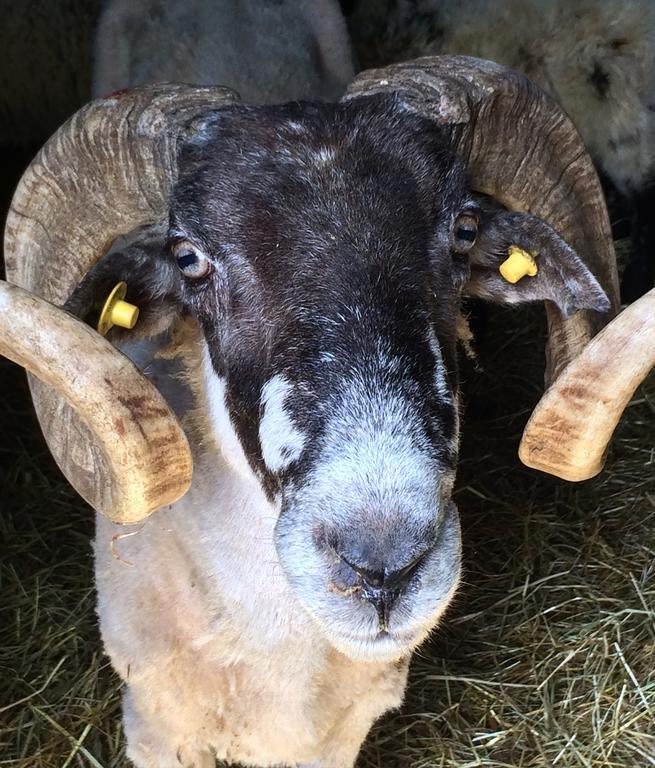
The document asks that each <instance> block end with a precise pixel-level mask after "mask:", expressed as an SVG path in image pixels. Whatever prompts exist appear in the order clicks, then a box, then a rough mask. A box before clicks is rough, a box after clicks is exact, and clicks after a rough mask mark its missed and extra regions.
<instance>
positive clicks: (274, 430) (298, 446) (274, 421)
mask: <svg viewBox="0 0 655 768" xmlns="http://www.w3.org/2000/svg"><path fill="white" fill-rule="evenodd" d="M292 389H293V388H292V386H291V384H290V383H289V382H288V381H287V380H286V379H285V378H284V376H282V375H280V374H278V375H277V376H273V378H272V379H269V380H268V381H267V382H266V384H264V386H263V387H262V397H261V403H262V418H261V421H260V422H259V442H260V445H261V449H262V456H263V458H264V463H265V464H266V466H267V467H268V469H269V470H270V471H271V472H280V471H281V470H283V469H286V467H288V466H289V464H291V463H292V462H294V461H297V460H298V459H299V458H300V454H301V453H302V452H303V449H304V447H305V435H303V433H302V432H301V431H300V430H299V429H298V428H297V427H296V426H295V424H294V423H293V421H292V420H291V417H290V416H289V413H288V412H287V411H286V410H285V408H284V403H285V400H286V398H287V396H288V395H289V393H290V392H291V391H292Z"/></svg>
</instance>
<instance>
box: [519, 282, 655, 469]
mask: <svg viewBox="0 0 655 768" xmlns="http://www.w3.org/2000/svg"><path fill="white" fill-rule="evenodd" d="M654 366H655V288H654V289H653V290H651V291H649V292H648V293H647V294H645V295H644V296H642V297H641V298H640V299H638V300H637V301H636V302H635V303H634V304H630V306H629V307H627V309H624V310H623V312H621V314H620V315H618V317H615V318H614V320H612V322H611V323H610V324H609V325H607V326H606V327H605V328H603V330H602V331H601V332H600V333H599V334H598V335H597V336H595V337H594V338H593V339H592V340H591V341H590V342H589V344H588V345H587V346H586V347H585V348H584V350H583V351H582V352H581V353H580V355H579V356H578V357H577V358H576V359H575V360H573V361H572V362H571V363H569V365H568V367H567V368H566V370H564V371H563V372H562V374H561V376H560V377H559V378H558V379H557V381H556V382H555V383H554V384H553V386H552V387H550V389H549V390H548V391H547V392H546V394H545V395H544V396H543V397H542V399H541V401H540V403H539V405H538V407H537V408H535V410H534V412H533V413H532V416H531V417H530V421H529V422H528V424H527V426H526V428H525V431H524V433H523V440H522V442H521V449H520V454H519V455H520V457H521V461H522V462H523V463H524V464H527V466H529V467H533V468H534V469H541V470H543V471H546V472H550V473H551V474H554V475H557V476H558V477H562V478H564V479H565V480H587V479H588V478H590V477H593V476H594V475H597V474H598V473H599V472H600V471H601V469H602V468H603V462H604V460H605V453H606V450H607V445H608V443H609V441H610V438H611V437H612V434H613V433H614V430H615V429H616V425H617V424H618V422H619V419H620V418H621V414H622V413H623V410H624V409H625V407H626V406H627V405H628V403H629V402H630V398H631V397H632V395H633V394H634V392H635V390H636V388H637V387H638V386H639V384H641V382H642V381H643V380H644V379H645V378H646V376H647V375H648V373H649V372H650V370H651V369H652V368H653V367H654Z"/></svg>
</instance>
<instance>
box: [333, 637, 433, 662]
mask: <svg viewBox="0 0 655 768" xmlns="http://www.w3.org/2000/svg"><path fill="white" fill-rule="evenodd" d="M327 639H328V641H329V642H330V644H331V645H332V646H333V647H334V648H336V649H337V651H339V653H343V655H344V656H348V658H349V659H352V660H353V661H371V662H373V661H396V660H398V659H401V658H403V657H405V656H408V655H409V654H410V653H411V652H412V651H413V650H414V649H415V648H416V646H417V645H419V643H420V642H421V641H422V640H423V639H424V636H422V635H412V636H407V635H405V636H404V637H402V639H401V638H399V637H395V636H394V635H393V633H391V634H386V633H384V634H380V635H377V636H375V637H367V638H366V637H362V638H358V637H354V636H353V637H348V636H346V635H333V634H330V635H329V637H328V638H327Z"/></svg>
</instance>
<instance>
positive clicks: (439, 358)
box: [428, 327, 452, 400]
mask: <svg viewBox="0 0 655 768" xmlns="http://www.w3.org/2000/svg"><path fill="white" fill-rule="evenodd" d="M428 344H429V345H430V351H431V352H432V354H433V356H434V384H435V387H436V388H437V392H438V393H439V394H440V395H441V397H443V398H444V399H445V400H452V393H451V391H450V387H449V386H448V380H447V379H446V366H445V364H444V361H443V355H442V354H441V346H440V345H439V340H438V339H437V334H436V333H435V332H434V328H432V327H431V328H430V330H429V331H428Z"/></svg>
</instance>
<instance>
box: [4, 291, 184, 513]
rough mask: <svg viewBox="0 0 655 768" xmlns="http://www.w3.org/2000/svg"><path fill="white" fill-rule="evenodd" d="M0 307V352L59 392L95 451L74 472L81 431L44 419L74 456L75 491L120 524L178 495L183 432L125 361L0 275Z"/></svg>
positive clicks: (87, 330)
mask: <svg viewBox="0 0 655 768" xmlns="http://www.w3.org/2000/svg"><path fill="white" fill-rule="evenodd" d="M0 310H1V311H2V313H3V315H4V316H5V317H8V318H9V319H10V322H8V323H6V324H3V326H2V328H1V329H0V354H2V355H4V356H5V357H8V358H10V359H11V360H13V361H14V362H15V363H18V364H19V365H22V366H23V367H24V368H27V370H29V371H30V372H31V373H33V374H34V375H35V376H36V377H38V380H39V381H40V382H41V385H42V386H43V385H47V386H48V387H51V388H52V390H54V391H55V392H57V393H58V396H61V397H63V398H64V399H65V400H66V402H67V403H68V405H69V406H70V407H71V408H73V409H74V412H75V418H76V419H81V420H82V421H83V423H84V425H86V428H87V430H88V431H89V432H90V435H89V436H88V437H89V439H90V440H91V441H92V442H93V444H94V445H95V447H96V448H98V449H99V450H100V458H99V461H100V465H98V464H94V465H93V466H92V467H91V471H90V472H82V468H81V466H80V462H79V457H81V456H83V455H84V453H85V451H87V450H89V447H88V444H87V443H88V440H87V439H86V437H85V436H84V433H82V432H81V431H75V432H74V433H72V432H71V431H70V430H69V429H68V428H67V429H64V430H63V432H62V430H61V425H57V424H55V423H53V422H50V423H51V425H52V429H53V431H54V434H53V433H52V432H51V434H50V440H51V441H53V440H56V441H57V445H58V447H59V446H61V450H63V451H64V453H65V455H66V456H69V455H70V456H71V457H72V458H74V459H76V460H77V463H76V470H77V474H76V476H75V478H76V481H77V482H78V490H79V492H80V493H81V495H82V496H83V497H84V498H86V500H87V501H89V502H90V503H91V504H93V505H96V503H98V507H99V508H100V506H103V507H104V508H105V510H104V511H106V512H107V513H108V514H110V515H111V516H112V517H113V518H114V519H117V520H119V521H120V522H123V523H132V522H136V521H138V520H141V519H142V518H143V517H144V510H151V509H156V508H157V507H160V506H162V504H165V503H169V502H172V501H175V500H176V499H177V498H179V496H180V495H181V493H184V491H186V489H187V488H188V486H189V482H190V480H191V471H192V462H191V454H190V452H189V448H188V446H187V444H186V438H185V437H184V433H183V432H182V430H181V429H180V427H179V425H178V423H177V421H176V419H175V417H174V415H173V413H172V412H171V410H170V409H169V407H168V406H167V404H166V401H165V400H164V398H163V397H162V396H161V395H160V394H159V392H157V390H156V389H154V387H153V386H152V384H150V382H149V381H148V380H147V379H146V378H145V377H144V376H142V375H141V373H139V371H138V370H137V368H136V367H135V366H134V365H133V364H132V363H131V362H130V360H128V358H127V357H125V355H122V354H120V353H118V354H117V353H116V350H115V348H114V347H112V345H111V344H110V343H109V342H108V341H106V340H105V339H104V338H103V337H102V336H100V334H98V333H96V332H95V331H94V330H92V329H91V328H89V326H88V325H85V324H84V323H83V322H81V321H80V320H78V319H77V318H76V317H73V316H72V315H69V314H68V313H67V312H62V311H61V309H59V308H58V307H55V306H54V305H53V304H50V303H49V302H47V301H45V300H44V299H41V298H39V297H38V296H36V295H35V294H33V293H30V292H29V291H25V290H24V289H23V288H19V287H18V286H16V285H12V284H10V283H5V282H4V281H2V280H0ZM35 320H36V322H35ZM71 372H74V373H73V375H71ZM91 436H92V437H91ZM62 441H68V442H62ZM91 455H93V456H95V453H94V452H93V451H92V452H91ZM100 467H101V469H100ZM99 481H101V483H100V485H99Z"/></svg>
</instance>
